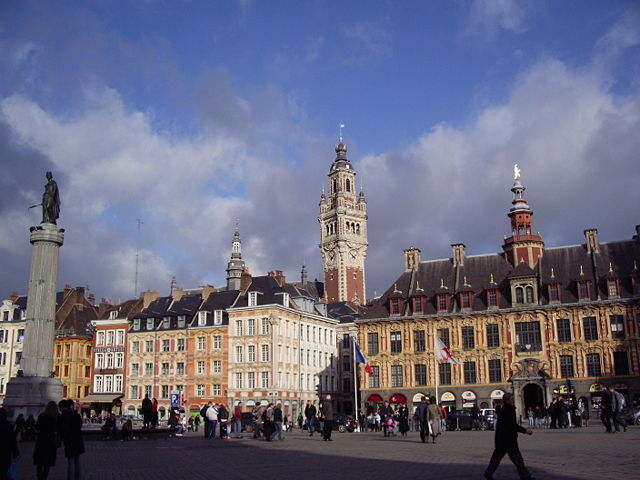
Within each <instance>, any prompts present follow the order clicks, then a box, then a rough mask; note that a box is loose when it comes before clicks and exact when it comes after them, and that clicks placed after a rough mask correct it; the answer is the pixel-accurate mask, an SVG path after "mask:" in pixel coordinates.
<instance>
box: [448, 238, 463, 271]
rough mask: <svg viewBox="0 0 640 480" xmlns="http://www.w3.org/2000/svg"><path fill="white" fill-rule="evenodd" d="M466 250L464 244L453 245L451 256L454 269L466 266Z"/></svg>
mask: <svg viewBox="0 0 640 480" xmlns="http://www.w3.org/2000/svg"><path fill="white" fill-rule="evenodd" d="M465 248H466V247H465V244H464V243H454V244H452V245H451V255H452V258H453V266H454V267H461V266H463V265H464V257H465V256H466V252H465Z"/></svg>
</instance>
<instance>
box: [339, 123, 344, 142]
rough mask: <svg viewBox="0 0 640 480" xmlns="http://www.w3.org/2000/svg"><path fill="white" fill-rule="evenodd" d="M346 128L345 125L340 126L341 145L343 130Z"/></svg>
mask: <svg viewBox="0 0 640 480" xmlns="http://www.w3.org/2000/svg"><path fill="white" fill-rule="evenodd" d="M343 128H344V123H341V124H340V143H342V129H343Z"/></svg>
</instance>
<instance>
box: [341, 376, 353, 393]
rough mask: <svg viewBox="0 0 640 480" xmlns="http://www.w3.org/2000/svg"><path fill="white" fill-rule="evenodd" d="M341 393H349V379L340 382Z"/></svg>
mask: <svg viewBox="0 0 640 480" xmlns="http://www.w3.org/2000/svg"><path fill="white" fill-rule="evenodd" d="M342 391H343V392H345V393H349V392H351V379H350V378H345V379H343V380H342Z"/></svg>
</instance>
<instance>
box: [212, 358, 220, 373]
mask: <svg viewBox="0 0 640 480" xmlns="http://www.w3.org/2000/svg"><path fill="white" fill-rule="evenodd" d="M220 372H222V362H221V361H220V360H214V361H213V373H220Z"/></svg>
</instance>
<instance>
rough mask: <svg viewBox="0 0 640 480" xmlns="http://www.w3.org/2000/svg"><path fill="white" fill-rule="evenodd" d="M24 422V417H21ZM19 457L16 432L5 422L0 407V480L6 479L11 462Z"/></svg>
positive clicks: (5, 414) (2, 410)
mask: <svg viewBox="0 0 640 480" xmlns="http://www.w3.org/2000/svg"><path fill="white" fill-rule="evenodd" d="M23 421H24V417H23ZM19 456H20V451H19V450H18V443H17V442H16V432H15V431H14V430H13V428H12V427H11V424H10V423H9V421H8V420H7V411H6V410H5V409H4V408H2V407H0V480H5V479H8V478H9V476H8V475H7V473H8V471H9V468H10V467H11V462H13V461H14V460H15V459H17V458H18V457H19Z"/></svg>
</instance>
